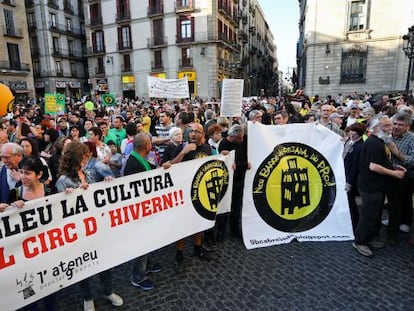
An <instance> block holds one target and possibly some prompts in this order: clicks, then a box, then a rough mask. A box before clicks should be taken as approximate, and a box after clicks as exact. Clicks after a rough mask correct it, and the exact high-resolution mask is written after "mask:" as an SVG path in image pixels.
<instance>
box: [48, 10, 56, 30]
mask: <svg viewBox="0 0 414 311" xmlns="http://www.w3.org/2000/svg"><path fill="white" fill-rule="evenodd" d="M49 26H50V27H54V28H55V27H56V14H53V13H50V14H49Z"/></svg>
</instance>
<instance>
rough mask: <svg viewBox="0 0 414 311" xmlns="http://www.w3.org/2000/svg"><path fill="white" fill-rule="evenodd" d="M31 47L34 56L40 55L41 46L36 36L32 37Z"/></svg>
mask: <svg viewBox="0 0 414 311" xmlns="http://www.w3.org/2000/svg"><path fill="white" fill-rule="evenodd" d="M30 46H31V52H32V54H35V53H39V44H38V41H37V37H36V36H34V37H30Z"/></svg>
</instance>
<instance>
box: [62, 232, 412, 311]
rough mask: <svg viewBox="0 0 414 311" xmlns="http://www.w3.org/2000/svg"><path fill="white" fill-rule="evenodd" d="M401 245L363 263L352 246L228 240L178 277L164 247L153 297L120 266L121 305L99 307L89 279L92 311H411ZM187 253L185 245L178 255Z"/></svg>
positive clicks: (65, 297)
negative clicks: (254, 244)
mask: <svg viewBox="0 0 414 311" xmlns="http://www.w3.org/2000/svg"><path fill="white" fill-rule="evenodd" d="M382 231H385V229H384V228H383V229H382ZM382 235H384V232H382ZM383 237H384V236H383ZM408 238H409V234H401V239H402V243H401V244H400V245H399V246H386V247H385V248H383V249H379V250H374V256H373V257H372V258H365V257H363V256H361V255H359V254H358V253H357V252H356V251H355V250H354V249H353V247H352V245H351V241H348V242H304V243H299V242H292V243H290V244H285V245H279V246H272V247H267V248H261V249H255V250H250V251H248V250H246V248H245V247H244V245H243V243H242V242H241V241H240V240H237V239H234V238H231V237H227V238H226V240H225V241H224V242H223V243H222V244H220V245H219V248H218V249H217V251H216V252H215V253H214V257H215V259H214V261H212V262H201V261H199V260H198V259H195V258H190V259H189V263H190V265H189V266H188V267H187V268H186V269H185V271H184V273H182V274H176V273H175V272H174V270H173V266H172V261H173V258H174V255H175V247H174V245H170V246H168V247H165V248H163V249H160V250H158V251H156V252H155V253H154V254H153V256H152V258H153V260H154V261H156V262H158V263H160V264H161V265H162V267H163V271H162V272H160V273H157V274H154V275H152V276H151V277H150V278H151V279H152V280H153V281H154V282H155V283H156V288H155V289H154V290H152V291H149V292H144V291H142V290H140V289H137V288H134V287H132V286H131V284H130V281H129V277H130V267H131V265H130V263H125V264H123V265H120V266H118V267H116V268H114V269H113V282H114V290H115V292H116V293H118V294H120V295H121V296H122V297H123V298H124V305H123V306H121V307H117V308H116V307H113V306H112V305H110V304H109V302H107V301H106V300H104V299H103V298H102V292H101V288H100V282H99V279H98V277H96V276H95V277H93V280H94V281H95V282H94V291H95V296H96V299H95V306H96V309H97V310H119V311H121V310H146V311H149V310H154V311H156V310H171V311H185V310H191V311H194V310H200V311H201V310H203V311H204V310H208V311H214V310H217V311H224V310H229V311H230V310H231V311H233V310H269V311H274V310H327V311H333V310H341V311H342V310H414V295H413V288H414V283H413V281H414V247H413V246H410V245H409V244H408V243H407V240H408ZM188 240H189V241H188V243H190V242H191V241H190V239H188ZM129 243H133V239H131V241H130V242H129ZM190 253H191V245H190V244H188V245H187V248H186V252H185V255H190ZM59 303H60V308H59V309H60V310H63V311H66V310H68V311H69V310H70V311H72V310H82V307H83V305H82V299H81V296H80V292H79V286H77V285H74V286H71V287H68V288H66V289H64V290H62V291H61V293H60V301H59Z"/></svg>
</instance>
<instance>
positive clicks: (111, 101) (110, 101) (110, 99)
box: [102, 93, 116, 106]
mask: <svg viewBox="0 0 414 311" xmlns="http://www.w3.org/2000/svg"><path fill="white" fill-rule="evenodd" d="M102 101H103V103H104V104H105V106H115V102H116V101H115V95H114V94H112V93H109V94H102Z"/></svg>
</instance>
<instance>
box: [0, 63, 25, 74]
mask: <svg viewBox="0 0 414 311" xmlns="http://www.w3.org/2000/svg"><path fill="white" fill-rule="evenodd" d="M0 69H1V70H15V71H25V72H30V64H25V63H14V64H11V63H9V62H2V61H0Z"/></svg>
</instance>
